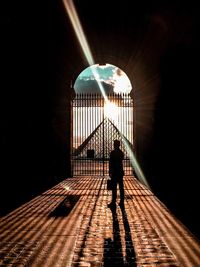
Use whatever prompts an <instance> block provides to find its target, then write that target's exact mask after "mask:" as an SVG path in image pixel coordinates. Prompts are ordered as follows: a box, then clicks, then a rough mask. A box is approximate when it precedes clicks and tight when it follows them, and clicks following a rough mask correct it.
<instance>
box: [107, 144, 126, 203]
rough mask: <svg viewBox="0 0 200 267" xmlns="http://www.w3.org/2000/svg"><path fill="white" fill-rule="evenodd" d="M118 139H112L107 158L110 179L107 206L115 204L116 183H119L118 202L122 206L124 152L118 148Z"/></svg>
mask: <svg viewBox="0 0 200 267" xmlns="http://www.w3.org/2000/svg"><path fill="white" fill-rule="evenodd" d="M119 147H120V141H119V140H114V150H112V151H111V153H110V159H109V176H110V178H111V181H112V201H111V203H110V204H108V206H109V207H113V206H115V205H116V198H117V185H118V184H119V190H120V203H119V205H120V206H121V207H123V206H124V184H123V176H124V170H123V159H124V153H123V152H122V150H121V149H120V148H119Z"/></svg>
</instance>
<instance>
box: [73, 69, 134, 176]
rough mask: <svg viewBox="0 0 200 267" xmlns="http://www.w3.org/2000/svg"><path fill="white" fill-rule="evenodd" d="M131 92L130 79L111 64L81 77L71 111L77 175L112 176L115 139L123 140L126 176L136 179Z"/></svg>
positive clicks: (76, 85)
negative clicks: (132, 159) (110, 162)
mask: <svg viewBox="0 0 200 267" xmlns="http://www.w3.org/2000/svg"><path fill="white" fill-rule="evenodd" d="M131 90H132V85H131V82H130V80H129V78H128V77H127V75H126V74H125V73H124V72H123V71H122V70H121V69H120V68H118V67H116V66H114V65H111V64H106V65H99V64H95V65H92V66H90V67H88V68H86V69H84V70H83V71H82V72H81V73H80V74H79V76H78V77H77V79H76V81H75V83H74V91H75V97H74V99H73V100H72V107H71V108H72V114H73V123H72V128H73V129H72V136H73V141H72V151H71V162H72V171H73V175H108V160H109V154H110V152H111V150H112V149H113V140H114V139H119V140H121V149H122V150H123V151H124V153H125V159H124V170H125V174H126V175H132V173H133V170H132V166H131V164H130V159H129V153H128V151H127V149H126V145H125V143H126V144H128V145H129V147H131V149H134V135H133V129H134V119H133V112H134V109H133V99H132V98H131V96H130V93H131ZM124 141H125V142H124Z"/></svg>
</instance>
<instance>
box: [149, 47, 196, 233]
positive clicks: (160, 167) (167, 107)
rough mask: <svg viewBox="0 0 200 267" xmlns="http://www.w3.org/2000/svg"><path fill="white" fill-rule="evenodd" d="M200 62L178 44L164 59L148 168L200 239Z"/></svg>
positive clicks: (157, 187) (159, 188)
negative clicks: (199, 63)
mask: <svg viewBox="0 0 200 267" xmlns="http://www.w3.org/2000/svg"><path fill="white" fill-rule="evenodd" d="M198 62H199V49H198V47H196V45H194V44H193V45H186V44H184V45H183V44H177V45H174V46H172V47H170V48H169V49H168V50H167V51H166V54H165V55H163V57H162V59H161V66H160V70H161V90H160V94H159V97H158V99H157V105H156V112H155V127H154V137H153V139H152V149H151V157H149V159H150V161H149V166H148V170H149V171H150V170H151V171H150V173H151V174H150V177H152V185H153V188H154V190H155V192H156V194H157V195H158V196H159V197H160V199H161V200H163V201H164V202H165V203H166V204H167V205H168V207H170V209H171V210H172V211H173V212H174V213H175V214H176V215H177V216H178V217H179V218H180V219H181V220H182V221H183V222H184V223H185V224H186V225H187V226H188V227H189V228H190V229H192V231H193V232H194V233H195V234H196V235H198V236H200V232H199V223H200V219H199V217H198V215H197V214H198V209H199V187H198V183H199V174H198V173H199V171H198V168H199V166H198V165H199V164H198V158H199V157H198V151H199V138H198V137H199V127H198V121H199V115H198V113H199V112H198V101H199V97H198V90H199V85H198V67H197V66H198Z"/></svg>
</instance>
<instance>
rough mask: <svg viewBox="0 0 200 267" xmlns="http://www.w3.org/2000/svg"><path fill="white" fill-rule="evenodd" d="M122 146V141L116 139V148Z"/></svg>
mask: <svg viewBox="0 0 200 267" xmlns="http://www.w3.org/2000/svg"><path fill="white" fill-rule="evenodd" d="M119 147H120V141H119V140H117V139H116V140H114V148H119Z"/></svg>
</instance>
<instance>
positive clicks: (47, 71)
mask: <svg viewBox="0 0 200 267" xmlns="http://www.w3.org/2000/svg"><path fill="white" fill-rule="evenodd" d="M45 2H46V1H43V2H42V3H40V5H38V4H37V3H31V4H30V3H27V2H25V1H22V2H20V3H13V2H12V1H10V2H9V3H5V4H2V3H1V14H0V15H1V16H0V19H1V20H0V27H1V48H0V49H1V50H0V53H1V81H0V87H1V92H0V95H1V96H0V101H1V123H0V127H1V130H0V142H1V144H0V145H1V148H0V153H1V168H0V177H1V187H0V200H1V201H0V203H1V204H0V205H1V212H7V211H9V210H10V209H12V208H13V207H15V206H17V205H20V203H23V202H24V201H26V200H27V199H30V198H31V197H33V196H35V195H36V194H38V193H39V192H42V191H43V190H45V189H46V188H48V187H49V186H51V185H53V184H55V183H57V182H58V181H60V180H62V179H63V177H67V176H69V175H70V166H69V146H70V138H69V130H68V129H67V127H66V125H67V124H69V118H70V114H69V112H67V105H68V104H69V103H70V95H69V96H68V97H67V89H68V88H69V84H64V85H63V81H64V78H63V77H62V75H63V73H62V72H63V69H64V64H63V58H65V50H64V47H65V46H66V42H67V40H66V37H65V34H67V32H66V31H64V30H63V27H64V26H63V25H62V13H60V7H59V4H55V3H54V1H48V3H47V2H46V3H45ZM58 13H59V14H60V16H58ZM69 49H70V48H68V49H66V50H69ZM70 54H71V56H73V53H71V51H70ZM63 90H66V93H64V94H63Z"/></svg>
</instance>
